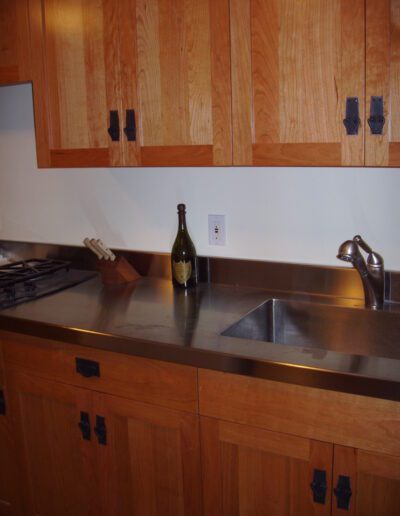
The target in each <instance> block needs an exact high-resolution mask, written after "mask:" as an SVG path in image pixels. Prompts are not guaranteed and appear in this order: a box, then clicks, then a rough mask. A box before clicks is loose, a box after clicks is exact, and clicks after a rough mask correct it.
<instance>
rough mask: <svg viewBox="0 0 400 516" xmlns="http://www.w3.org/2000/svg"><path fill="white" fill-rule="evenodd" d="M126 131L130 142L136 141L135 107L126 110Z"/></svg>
mask: <svg viewBox="0 0 400 516" xmlns="http://www.w3.org/2000/svg"><path fill="white" fill-rule="evenodd" d="M124 133H125V134H126V138H127V140H128V142H135V141H136V119H135V110H134V109H127V110H126V127H125V128H124Z"/></svg>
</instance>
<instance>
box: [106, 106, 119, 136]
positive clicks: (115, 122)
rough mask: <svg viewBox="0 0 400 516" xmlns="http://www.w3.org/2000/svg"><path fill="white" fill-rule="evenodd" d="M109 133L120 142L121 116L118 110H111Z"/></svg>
mask: <svg viewBox="0 0 400 516" xmlns="http://www.w3.org/2000/svg"><path fill="white" fill-rule="evenodd" d="M108 134H109V135H110V136H111V140H112V141H113V142H119V116H118V111H110V127H109V128H108Z"/></svg>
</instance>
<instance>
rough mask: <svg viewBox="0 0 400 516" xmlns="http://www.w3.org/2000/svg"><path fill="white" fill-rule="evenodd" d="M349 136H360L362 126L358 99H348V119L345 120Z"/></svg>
mask: <svg viewBox="0 0 400 516" xmlns="http://www.w3.org/2000/svg"><path fill="white" fill-rule="evenodd" d="M343 124H344V126H345V128H346V132H347V134H348V135H354V134H358V128H359V127H360V125H361V120H360V111H359V104H358V97H347V99H346V118H345V119H344V120H343Z"/></svg>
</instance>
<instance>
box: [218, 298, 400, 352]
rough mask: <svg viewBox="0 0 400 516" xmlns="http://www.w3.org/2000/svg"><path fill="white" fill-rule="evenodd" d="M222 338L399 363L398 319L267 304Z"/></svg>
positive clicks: (312, 306)
mask: <svg viewBox="0 0 400 516" xmlns="http://www.w3.org/2000/svg"><path fill="white" fill-rule="evenodd" d="M222 335H224V336H228V337H237V338H242V339H253V340H260V341H265V342H272V343H275V344H287V345H291V346H301V347H308V348H319V349H321V348H322V349H326V350H331V351H339V352H344V353H351V354H356V355H364V356H378V357H386V358H395V359H399V358H400V313H399V312H397V313H396V312H389V311H384V310H379V311H375V310H367V309H361V308H347V307H340V306H332V305H325V304H318V303H308V302H303V301H290V300H284V299H269V300H268V301H265V302H264V303H263V304H262V305H260V306H259V307H257V308H256V309H255V310H253V311H252V312H250V313H248V314H247V315H246V316H244V317H243V318H242V319H240V320H239V321H238V322H236V323H235V324H233V325H232V326H230V327H229V328H228V329H227V330H225V331H224V332H223V333H222Z"/></svg>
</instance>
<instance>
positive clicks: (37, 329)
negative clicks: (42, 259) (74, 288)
mask: <svg viewBox="0 0 400 516" xmlns="http://www.w3.org/2000/svg"><path fill="white" fill-rule="evenodd" d="M0 331H9V332H14V333H20V334H24V335H31V336H33V337H39V338H44V339H48V340H54V341H59V342H64V343H66V344H75V345H79V346H83V347H90V348H95V349H100V350H103V351H109V352H111V353H120V354H126V355H133V356H139V357H144V358H150V359H154V360H162V361H165V362H172V363H176V364H182V365H187V366H192V367H196V368H200V369H211V370H215V371H220V372H225V373H232V374H238V375H242V376H250V377H254V378H260V379H266V380H272V381H277V382H283V383H290V384H294V385H301V386H304V387H311V388H316V389H325V390H330V391H335V392H343V393H347V394H354V395H361V396H368V397H372V398H381V399H386V400H391V401H400V383H399V382H396V381H392V380H385V379H380V378H368V377H365V376H361V375H356V374H348V373H342V372H340V371H331V370H326V369H318V368H312V367H305V366H301V365H296V364H288V363H280V362H273V361H266V360H261V359H254V358H248V357H243V356H231V355H228V354H225V353H222V352H218V351H211V350H207V349H196V348H190V347H186V348H185V347H182V346H178V345H173V344H166V343H162V342H159V341H152V340H144V339H137V338H132V337H124V336H118V335H113V334H105V333H96V332H92V331H87V330H83V329H79V328H70V327H66V326H58V325H52V324H48V323H44V322H38V321H31V320H27V319H20V318H15V317H8V316H4V315H0ZM111 343H112V344H111ZM128 347H129V349H128Z"/></svg>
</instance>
